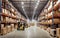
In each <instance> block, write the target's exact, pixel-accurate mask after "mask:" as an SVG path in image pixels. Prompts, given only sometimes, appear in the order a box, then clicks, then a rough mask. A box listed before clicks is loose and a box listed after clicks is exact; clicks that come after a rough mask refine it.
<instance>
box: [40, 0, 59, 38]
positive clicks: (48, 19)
mask: <svg viewBox="0 0 60 38" xmlns="http://www.w3.org/2000/svg"><path fill="white" fill-rule="evenodd" d="M52 1H54V6H52ZM52 7H53V8H52ZM53 12H54V13H53ZM52 19H53V21H52ZM39 21H40V22H39V23H40V24H42V25H47V26H52V24H53V22H54V26H56V27H53V28H55V30H56V34H57V35H58V37H59V36H60V34H59V33H60V30H59V29H60V27H58V26H59V24H60V1H59V0H50V1H49V2H48V4H47V5H46V7H45V8H44V9H43V11H42V13H41V14H40V18H39ZM57 35H56V36H57ZM59 38H60V37H59Z"/></svg>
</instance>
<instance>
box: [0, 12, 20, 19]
mask: <svg viewBox="0 0 60 38" xmlns="http://www.w3.org/2000/svg"><path fill="white" fill-rule="evenodd" d="M0 15H1V16H4V17H10V18H13V19H19V18H17V17H14V16H10V15H8V14H5V13H0Z"/></svg>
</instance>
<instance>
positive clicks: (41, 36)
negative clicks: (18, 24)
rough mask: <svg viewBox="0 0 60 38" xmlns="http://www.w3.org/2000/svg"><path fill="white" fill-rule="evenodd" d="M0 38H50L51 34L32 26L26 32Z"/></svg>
mask: <svg viewBox="0 0 60 38" xmlns="http://www.w3.org/2000/svg"><path fill="white" fill-rule="evenodd" d="M0 38H50V36H49V33H47V32H46V31H44V30H43V29H40V28H38V27H35V26H31V27H29V28H27V29H25V31H17V30H16V31H14V32H11V33H9V34H7V35H5V36H1V37H0Z"/></svg>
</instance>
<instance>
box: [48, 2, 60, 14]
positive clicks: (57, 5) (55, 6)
mask: <svg viewBox="0 0 60 38" xmlns="http://www.w3.org/2000/svg"><path fill="white" fill-rule="evenodd" d="M59 7H60V3H58V4H55V5H54V7H53V8H52V7H51V8H50V9H49V10H48V12H47V13H50V12H51V11H52V10H53V9H54V10H57V9H58V8H59Z"/></svg>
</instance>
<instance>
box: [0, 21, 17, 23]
mask: <svg viewBox="0 0 60 38" xmlns="http://www.w3.org/2000/svg"><path fill="white" fill-rule="evenodd" d="M0 23H1V24H16V23H18V22H4V21H0Z"/></svg>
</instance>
